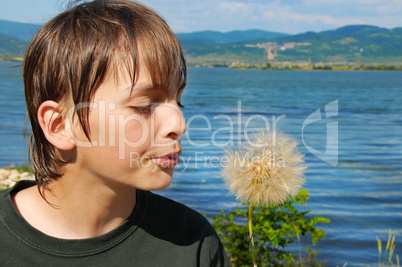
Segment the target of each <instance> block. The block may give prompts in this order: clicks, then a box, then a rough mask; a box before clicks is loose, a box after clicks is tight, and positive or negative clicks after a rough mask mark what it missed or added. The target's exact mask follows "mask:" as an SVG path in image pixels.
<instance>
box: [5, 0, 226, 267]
mask: <svg viewBox="0 0 402 267" xmlns="http://www.w3.org/2000/svg"><path fill="white" fill-rule="evenodd" d="M23 77H24V83H25V96H26V102H27V108H28V116H29V118H30V122H31V127H32V134H31V145H30V158H31V162H32V166H33V169H34V172H35V176H36V185H37V186H34V183H33V182H27V181H26V182H20V183H17V185H16V186H15V187H13V188H12V189H11V190H6V191H2V192H1V195H0V202H1V203H0V236H1V238H2V241H1V242H0V255H1V256H0V258H1V261H2V264H5V265H7V266H9V265H10V266H11V265H16V266H21V265H28V264H31V265H42V264H47V265H49V266H57V265H63V266H76V265H79V266H93V265H101V266H130V265H135V266H227V265H230V264H229V261H228V259H227V257H226V255H225V252H224V250H223V247H222V244H221V243H220V241H219V238H218V237H217V235H216V233H215V231H214V230H213V228H212V227H211V225H210V224H209V223H208V222H207V221H206V220H205V219H204V218H203V216H201V215H200V214H198V213H196V212H195V211H193V210H191V209H189V208H187V207H185V206H183V205H181V204H178V203H176V202H173V201H171V200H168V199H166V198H163V197H160V196H157V195H155V194H153V193H151V192H149V190H159V189H163V188H166V187H167V186H169V184H170V182H171V179H172V175H173V170H174V167H175V165H177V164H178V161H179V154H180V151H181V147H180V139H181V137H182V135H183V133H184V132H185V130H186V124H185V121H184V118H183V117H182V114H181V111H180V109H179V108H178V106H180V95H181V92H182V90H183V88H184V86H185V82H186V66H185V61H184V55H183V51H182V49H181V46H180V44H179V43H178V41H177V39H176V38H175V36H174V34H173V33H172V31H171V30H170V28H169V27H168V26H167V24H166V23H165V22H164V21H163V20H162V19H161V18H160V17H159V16H158V15H157V14H156V13H155V12H153V11H152V10H150V9H149V8H147V7H145V6H143V5H141V4H139V3H133V2H129V1H122V0H116V1H112V0H110V1H106V0H103V1H102V0H95V1H93V2H84V3H81V4H79V5H77V6H75V7H73V8H72V9H70V10H68V11H66V12H64V13H62V14H60V15H58V16H57V17H55V18H54V19H52V20H51V21H49V22H48V23H47V24H45V25H44V26H43V27H42V28H41V29H40V30H39V32H38V33H37V34H36V35H35V37H34V38H33V40H32V41H31V43H30V45H29V47H28V49H27V52H26V55H25V61H24V65H23Z"/></svg>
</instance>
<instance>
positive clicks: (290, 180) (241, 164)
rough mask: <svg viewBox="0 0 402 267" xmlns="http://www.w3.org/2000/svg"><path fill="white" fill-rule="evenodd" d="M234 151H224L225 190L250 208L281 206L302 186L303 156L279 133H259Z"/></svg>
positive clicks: (293, 143) (286, 137)
mask: <svg viewBox="0 0 402 267" xmlns="http://www.w3.org/2000/svg"><path fill="white" fill-rule="evenodd" d="M250 141H251V142H248V144H247V145H243V146H242V147H240V148H239V149H237V150H232V149H228V150H226V151H225V154H226V156H227V157H228V159H229V163H228V164H227V165H226V166H225V167H224V168H223V169H222V176H223V177H224V180H225V184H226V187H227V188H228V189H229V191H230V193H231V194H233V195H235V196H236V198H237V199H238V200H240V201H242V202H249V203H250V204H251V205H254V206H256V205H270V204H282V203H283V202H285V201H286V200H287V199H288V198H290V197H293V196H295V195H296V194H297V193H298V192H299V190H300V189H301V187H302V185H303V184H304V181H305V179H304V171H305V169H306V165H305V164H304V160H303V155H302V154H301V153H300V151H299V150H298V149H297V146H298V142H297V141H296V140H295V139H294V138H292V137H291V136H289V135H287V134H284V133H282V132H278V131H276V132H273V131H268V130H266V131H260V132H258V133H257V134H255V135H254V136H253V137H252V138H251V139H250Z"/></svg>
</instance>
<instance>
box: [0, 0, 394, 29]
mask: <svg viewBox="0 0 402 267" xmlns="http://www.w3.org/2000/svg"><path fill="white" fill-rule="evenodd" d="M65 2H66V1H63V0H12V1H9V0H0V19H6V20H12V21H21V22H29V23H44V22H45V21H47V20H48V19H50V18H51V17H53V16H54V15H56V14H57V13H59V12H60V11H61V10H62V9H61V8H60V7H61V6H63V3H65ZM142 2H143V3H145V4H147V5H148V6H151V7H152V8H154V9H155V10H157V11H158V12H159V13H160V14H161V15H162V16H163V17H164V18H165V19H166V20H167V22H168V23H169V25H170V26H171V27H172V28H173V30H174V31H175V32H193V31H200V30H217V31H223V32H227V31H231V30H245V29H262V30H268V31H275V32H283V33H290V34H296V33H301V32H306V31H322V30H329V29H336V28H338V27H341V26H345V25H350V24H369V25H375V26H380V27H385V28H394V27H402V0H298V1H296V0H287V1H284V0H282V1H281V0H265V1H263V0H144V1H142Z"/></svg>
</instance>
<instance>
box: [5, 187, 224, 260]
mask: <svg viewBox="0 0 402 267" xmlns="http://www.w3.org/2000/svg"><path fill="white" fill-rule="evenodd" d="M29 186H33V183H32V182H27V181H24V182H19V183H17V184H16V186H14V187H13V188H12V189H7V190H4V191H1V192H0V265H2V266H39V265H40V266H153V267H154V266H230V262H229V260H228V258H227V256H226V254H225V251H224V249H223V247H222V244H221V242H220V240H219V238H218V236H217V235H216V233H215V231H214V229H213V228H212V226H211V225H210V224H209V222H208V221H207V220H206V219H205V218H204V217H203V216H202V215H200V214H199V213H197V212H196V211H194V210H192V209H190V208H188V207H186V206H184V205H182V204H179V203H177V202H174V201H172V200H170V199H167V198H164V197H161V196H158V195H156V194H153V193H151V192H146V191H141V190H137V204H136V207H135V209H134V211H133V212H132V214H131V215H130V217H129V218H127V220H126V221H125V222H124V223H123V224H122V225H120V226H119V227H117V228H116V229H114V230H112V231H111V232H109V233H107V234H104V235H101V236H98V237H94V238H89V239H80V240H65V239H59V238H54V237H50V236H48V235H46V234H44V233H42V232H40V231H38V230H37V229H35V228H33V227H32V226H31V225H30V224H28V223H27V222H26V221H25V220H24V219H23V218H22V217H21V215H20V214H19V213H18V212H17V211H16V209H15V208H14V206H13V204H12V201H11V195H13V194H15V193H16V192H18V191H20V190H22V189H24V188H27V187H29ZM83 205H85V203H83Z"/></svg>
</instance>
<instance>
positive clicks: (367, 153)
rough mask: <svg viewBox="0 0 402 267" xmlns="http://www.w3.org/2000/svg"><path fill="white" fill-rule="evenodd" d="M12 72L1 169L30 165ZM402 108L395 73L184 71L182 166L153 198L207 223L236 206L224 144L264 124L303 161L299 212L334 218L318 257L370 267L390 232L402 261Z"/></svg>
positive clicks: (4, 73) (2, 122)
mask: <svg viewBox="0 0 402 267" xmlns="http://www.w3.org/2000/svg"><path fill="white" fill-rule="evenodd" d="M13 65H15V63H5V62H0V93H1V96H2V97H1V99H0V136H1V139H0V166H7V165H8V164H10V163H16V164H20V163H23V162H27V156H26V150H27V144H28V141H27V140H26V139H23V138H22V135H21V133H22V127H23V125H24V120H25V104H24V96H23V83H22V80H21V73H20V69H18V68H14V69H10V68H9V67H10V66H13ZM401 103H402V73H401V72H333V71H323V72H319V71H311V72H309V71H258V70H232V69H226V68H190V69H189V80H188V86H187V88H186V89H185V92H184V93H183V97H182V104H183V105H184V106H185V108H184V109H183V112H184V115H185V118H186V121H187V123H188V126H189V129H188V132H187V134H186V136H185V137H184V138H183V154H182V161H181V163H180V164H179V166H178V168H177V169H176V171H175V175H174V180H173V183H172V185H171V186H170V187H169V188H168V189H166V190H164V191H161V192H160V193H161V194H163V195H166V196H168V197H170V198H172V199H175V200H177V201H179V202H182V203H184V204H187V205H188V206H190V207H192V208H194V209H196V210H198V211H200V212H204V213H206V215H207V216H208V217H211V216H213V215H216V214H218V212H219V211H220V210H221V209H224V210H226V211H228V210H231V209H232V208H233V207H236V206H238V205H239V203H238V202H237V201H236V200H235V198H234V197H233V196H230V195H228V191H227V190H226V189H225V187H224V185H223V181H222V179H221V178H220V167H219V162H218V160H219V158H220V157H222V152H223V148H222V146H224V145H229V146H232V147H236V146H237V145H238V144H240V143H244V138H245V135H244V133H245V131H246V133H248V132H247V129H245V125H247V128H262V127H266V124H267V123H268V124H269V126H270V127H273V126H274V125H275V126H276V127H277V128H279V129H280V130H282V131H284V132H287V133H289V134H291V135H293V136H294V137H295V138H296V139H298V141H299V142H300V144H301V145H300V149H301V150H302V151H303V152H304V153H305V154H306V161H307V163H308V164H309V168H308V171H307V173H306V179H307V181H306V184H305V188H306V189H308V190H309V192H310V200H309V201H308V205H307V207H303V209H311V212H310V215H311V216H323V217H327V218H330V219H331V223H330V224H327V225H321V226H320V225H319V226H318V227H320V228H323V229H324V230H325V231H326V233H327V237H326V239H325V240H323V241H319V244H318V248H317V250H318V251H319V252H320V253H319V259H320V260H321V261H324V260H326V261H327V266H336V265H340V266H342V265H344V264H345V263H347V266H368V265H369V264H371V266H373V265H375V264H376V263H377V260H378V252H377V242H376V237H379V238H380V239H381V240H383V242H385V241H386V240H387V238H388V231H389V230H391V231H392V233H393V234H394V235H396V244H397V245H396V250H395V253H396V254H399V256H400V257H402V243H401V237H402V105H401ZM317 110H319V111H317ZM318 112H320V114H318ZM318 115H321V119H319V118H320V116H318ZM230 126H231V128H228V127H230ZM327 132H328V133H329V134H327ZM336 144H337V146H336ZM336 148H338V149H336ZM326 149H328V150H327V152H331V153H332V154H328V153H325V152H326ZM336 154H337V156H336Z"/></svg>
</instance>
